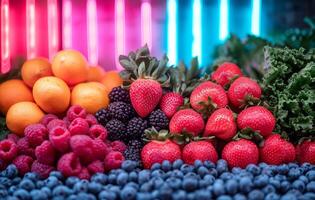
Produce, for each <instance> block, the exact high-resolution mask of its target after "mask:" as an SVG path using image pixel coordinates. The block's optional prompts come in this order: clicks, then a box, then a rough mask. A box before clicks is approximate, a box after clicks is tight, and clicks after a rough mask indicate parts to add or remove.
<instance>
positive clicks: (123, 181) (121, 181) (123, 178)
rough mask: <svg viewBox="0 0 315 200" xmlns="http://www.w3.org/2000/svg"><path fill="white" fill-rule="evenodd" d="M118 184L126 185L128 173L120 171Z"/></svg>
mask: <svg viewBox="0 0 315 200" xmlns="http://www.w3.org/2000/svg"><path fill="white" fill-rule="evenodd" d="M116 182H117V185H120V186H124V185H126V184H127V182H128V174H127V173H125V172H124V173H120V174H119V175H118V176H117V180H116Z"/></svg>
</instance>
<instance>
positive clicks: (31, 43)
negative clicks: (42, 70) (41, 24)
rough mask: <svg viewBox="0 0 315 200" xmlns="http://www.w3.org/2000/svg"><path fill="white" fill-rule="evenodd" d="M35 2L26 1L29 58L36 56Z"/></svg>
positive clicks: (32, 0) (31, 0)
mask: <svg viewBox="0 0 315 200" xmlns="http://www.w3.org/2000/svg"><path fill="white" fill-rule="evenodd" d="M35 20H36V19H35V0H26V32H27V38H26V47H27V58H28V59H30V58H34V57H35V56H36V32H35V31H36V30H35V29H36V27H35V26H36V22H35Z"/></svg>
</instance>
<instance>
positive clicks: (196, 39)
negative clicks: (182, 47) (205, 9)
mask: <svg viewBox="0 0 315 200" xmlns="http://www.w3.org/2000/svg"><path fill="white" fill-rule="evenodd" d="M192 28H193V30H192V32H193V44H192V56H193V57H195V56H198V60H199V63H201V58H202V57H201V56H202V43H201V37H202V36H201V2H200V0H194V3H193V26H192Z"/></svg>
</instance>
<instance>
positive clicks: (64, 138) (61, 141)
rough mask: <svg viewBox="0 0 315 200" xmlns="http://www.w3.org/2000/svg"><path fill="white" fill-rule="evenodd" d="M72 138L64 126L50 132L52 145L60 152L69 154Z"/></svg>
mask: <svg viewBox="0 0 315 200" xmlns="http://www.w3.org/2000/svg"><path fill="white" fill-rule="evenodd" d="M70 137H71V135H70V132H69V131H68V130H67V129H66V128H65V127H62V126H57V127H55V128H53V129H52V130H51V131H50V132H49V140H50V142H51V144H52V145H53V147H55V149H57V150H58V151H60V152H67V151H68V150H69V148H70Z"/></svg>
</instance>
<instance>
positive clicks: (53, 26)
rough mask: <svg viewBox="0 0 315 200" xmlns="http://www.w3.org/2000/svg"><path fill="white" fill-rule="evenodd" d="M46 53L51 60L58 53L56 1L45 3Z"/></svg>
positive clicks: (49, 0) (50, 0)
mask: <svg viewBox="0 0 315 200" xmlns="http://www.w3.org/2000/svg"><path fill="white" fill-rule="evenodd" d="M47 10H48V13H47V19H48V52H49V58H50V59H51V58H52V57H53V56H54V55H55V54H56V53H57V51H58V43H59V41H58V6H57V0H48V2H47Z"/></svg>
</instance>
